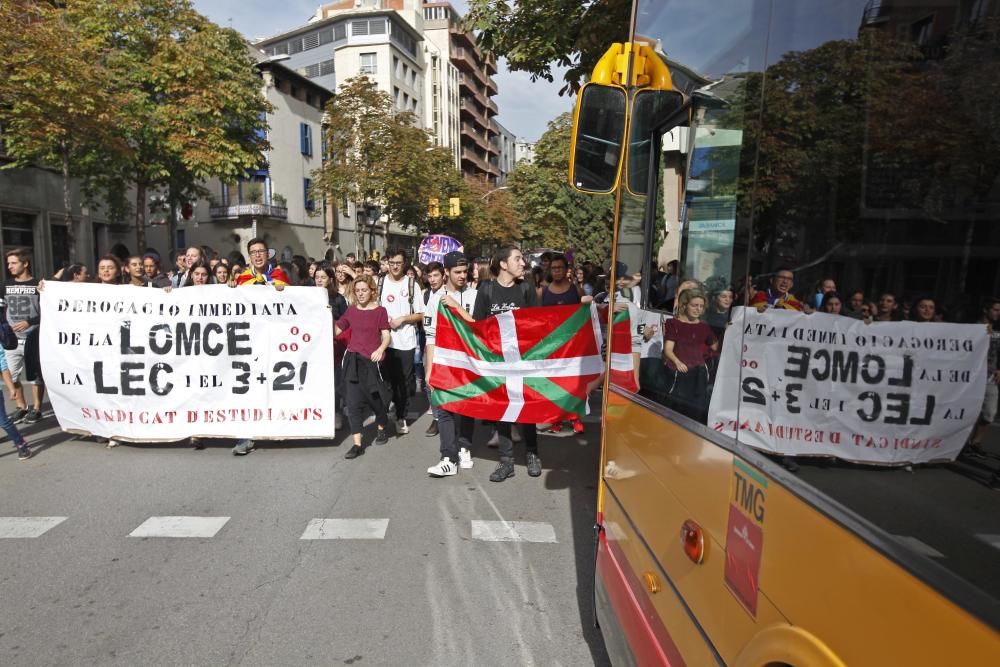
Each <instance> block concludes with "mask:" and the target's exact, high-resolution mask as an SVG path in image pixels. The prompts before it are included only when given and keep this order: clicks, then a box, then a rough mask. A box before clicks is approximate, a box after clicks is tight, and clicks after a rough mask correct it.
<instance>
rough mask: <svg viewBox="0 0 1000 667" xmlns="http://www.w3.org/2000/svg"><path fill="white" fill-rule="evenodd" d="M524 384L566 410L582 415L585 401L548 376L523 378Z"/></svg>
mask: <svg viewBox="0 0 1000 667" xmlns="http://www.w3.org/2000/svg"><path fill="white" fill-rule="evenodd" d="M524 384H525V385H527V386H529V387H531V388H532V389H534V390H535V391H537V392H538V393H539V394H541V395H542V396H544V397H545V398H546V399H547V400H549V401H551V402H552V403H555V404H556V405H558V406H559V407H560V408H562V409H563V410H565V411H566V412H570V413H574V414H577V415H581V416H582V415H583V412H584V408H585V407H586V401H584V400H583V399H582V398H578V397H576V396H574V395H573V394H571V393H569V392H568V391H566V390H565V389H563V388H562V387H560V386H559V385H557V384H556V383H555V382H553V381H552V380H549V379H548V378H524Z"/></svg>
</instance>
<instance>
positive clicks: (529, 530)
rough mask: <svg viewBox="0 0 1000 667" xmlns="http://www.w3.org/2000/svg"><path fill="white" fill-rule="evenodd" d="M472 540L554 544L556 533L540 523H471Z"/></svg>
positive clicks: (548, 526)
mask: <svg viewBox="0 0 1000 667" xmlns="http://www.w3.org/2000/svg"><path fill="white" fill-rule="evenodd" d="M472 539H474V540H482V541H483V542H537V543H542V544H555V543H556V542H558V540H557V539H556V531H555V529H554V528H553V527H552V524H550V523H543V522H540V521H478V520H473V521H472Z"/></svg>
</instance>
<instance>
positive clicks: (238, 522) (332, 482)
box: [0, 416, 607, 666]
mask: <svg viewBox="0 0 1000 667" xmlns="http://www.w3.org/2000/svg"><path fill="white" fill-rule="evenodd" d="M428 419H429V417H427V416H421V417H420V419H419V421H418V422H417V423H416V424H415V425H414V426H413V427H412V431H411V434H410V435H408V436H405V437H403V438H399V439H395V440H393V441H391V442H390V444H388V445H386V446H382V447H371V448H370V449H369V450H368V452H367V453H366V454H365V455H364V456H363V457H361V458H360V459H358V460H356V461H345V460H344V459H343V453H344V452H345V451H346V448H347V444H346V443H344V442H342V441H341V440H340V439H338V441H336V442H335V443H329V442H305V443H295V444H275V445H266V444H265V445H263V446H262V447H261V448H259V449H258V450H257V451H256V452H254V453H253V454H251V455H250V456H247V457H243V458H236V457H233V456H232V455H231V454H230V449H229V448H230V446H231V445H227V444H225V443H222V442H219V443H213V444H212V445H210V446H209V448H208V449H206V450H204V451H195V450H193V449H192V448H191V447H190V446H188V445H186V444H185V445H149V446H138V445H132V446H121V447H118V448H115V449H111V450H108V449H105V448H104V446H103V445H100V444H97V443H94V442H87V441H83V440H77V439H75V438H72V437H70V436H66V435H64V434H62V433H60V432H59V431H58V428H57V427H56V426H55V421H54V419H51V418H50V419H46V420H44V421H43V422H41V423H40V424H38V425H35V426H32V427H28V428H26V429H25V433H26V435H28V437H29V439H30V440H31V441H32V442H33V443H34V444H35V445H36V447H37V454H36V456H35V457H34V458H32V459H31V460H29V461H25V462H18V461H17V460H16V456H15V454H14V449H13V448H12V447H10V445H9V443H6V444H4V445H3V448H2V449H0V452H2V453H0V517H16V518H20V519H18V520H16V521H13V522H12V521H10V520H3V519H0V600H2V609H3V614H2V617H0V664H3V665H6V666H11V665H33V666H34V665H98V664H99V665H143V664H155V665H180V664H184V665H233V664H241V665H299V664H329V665H336V664H349V665H362V666H363V665H402V664H406V665H471V664H476V665H514V664H518V665H521V664H525V665H528V664H544V665H574V666H576V665H590V664H606V663H607V657H606V654H605V652H604V647H603V644H602V642H601V639H600V637H599V632H597V631H596V630H594V629H593V628H592V627H591V618H592V606H591V600H592V578H593V564H592V559H593V537H592V530H591V527H592V525H593V521H594V513H595V502H596V500H595V493H596V492H595V480H596V469H597V456H598V444H597V440H598V438H597V436H598V428H599V426H598V424H597V423H593V422H591V423H588V424H587V429H588V430H587V433H586V434H585V436H584V437H576V436H571V437H564V438H558V439H557V438H553V437H543V438H542V445H541V446H542V450H541V452H542V460H543V462H544V464H545V471H544V474H543V476H542V477H541V478H539V479H532V478H529V477H528V476H527V473H526V471H525V469H524V467H523V458H521V459H519V461H518V466H517V474H516V477H514V478H513V479H510V480H507V481H506V482H504V483H502V484H491V483H490V482H489V480H488V479H487V478H488V475H489V473H490V471H491V470H492V468H493V465H494V462H495V460H496V450H494V449H490V450H487V449H486V448H485V447H482V448H481V449H480V450H479V451H477V452H475V453H476V455H477V457H479V456H482V457H484V458H485V459H486V460H483V459H481V458H477V464H476V467H475V468H474V469H472V470H469V471H462V473H461V474H460V475H458V476H456V477H452V478H446V479H440V480H434V479H429V478H428V477H427V476H426V474H425V470H426V468H427V467H428V466H429V465H431V464H432V463H434V462H435V461H436V459H437V440H436V439H431V438H426V437H424V435H423V432H424V429H425V428H426V426H427V424H428V423H429V422H428ZM477 436H478V437H477V442H480V443H481V442H485V437H486V434H485V433H484V432H483V431H482V429H481V430H480V432H479V433H478V434H477ZM518 451H519V456H521V457H523V453H520V450H518ZM163 516H167V517H173V516H184V517H215V519H214V520H210V519H202V520H201V522H200V524H204V525H196V523H195V522H180V523H176V522H174V523H169V522H168V525H166V526H164V525H160V526H156V525H153V524H152V523H151V522H149V520H150V518H151V517H163ZM24 517H56V518H54V519H49V520H48V521H49V524H45V525H39V523H38V522H39V521H43V520H36V521H35V522H34V523H31V522H28V521H27V520H25V519H24ZM61 517H65V519H64V520H62V521H59V518H61ZM322 519H334V520H336V519H341V520H355V521H348V522H344V521H341V522H337V521H326V522H317V521H316V520H322ZM358 520H360V521H358ZM498 521H505V522H508V523H506V524H499V526H500V527H499V528H498V524H496V523H478V524H474V523H473V522H498ZM511 522H515V523H511ZM516 522H533V523H524V524H521V523H516ZM51 524H56V525H52V526H51V527H49V526H50V525H51ZM511 526H513V527H514V528H515V531H514V532H513V533H511V534H506V533H504V532H503V531H504V530H505V529H506V530H507V531H508V532H509V531H510V528H511ZM46 528H47V530H46ZM164 528H172V529H174V530H187V531H194V530H204V531H206V532H205V533H203V534H205V535H211V536H210V537H141V536H132V535H131V534H132V533H133V532H135V531H137V530H138V531H140V532H141V533H143V534H149V533H148V532H147V531H153V532H154V533H155V532H156V531H158V530H162V529H164ZM307 528H309V530H308V531H307ZM32 531H33V533H32ZM498 531H499V533H498ZM28 533H31V534H38V533H40V535H39V536H38V537H20V538H13V537H11V538H9V539H2V536H3V535H4V534H7V535H8V536H9V535H11V534H22V535H23V534H28ZM359 535H360V536H362V537H364V539H347V538H349V537H352V536H354V537H357V536H359ZM491 536H492V537H493V538H497V537H506V538H508V539H511V538H515V537H521V538H527V539H528V540H532V541H524V540H521V541H488V540H487V539H483V538H488V537H491ZM303 537H326V538H328V539H302V538H303ZM329 538H333V539H329Z"/></svg>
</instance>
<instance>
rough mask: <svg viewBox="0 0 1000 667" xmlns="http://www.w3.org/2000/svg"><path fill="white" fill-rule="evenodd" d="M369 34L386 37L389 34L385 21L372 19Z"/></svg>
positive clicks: (369, 22) (369, 23)
mask: <svg viewBox="0 0 1000 667" xmlns="http://www.w3.org/2000/svg"><path fill="white" fill-rule="evenodd" d="M368 32H369V33H370V34H372V35H384V34H386V33H387V32H388V29H387V28H386V25H385V19H371V20H369V21H368Z"/></svg>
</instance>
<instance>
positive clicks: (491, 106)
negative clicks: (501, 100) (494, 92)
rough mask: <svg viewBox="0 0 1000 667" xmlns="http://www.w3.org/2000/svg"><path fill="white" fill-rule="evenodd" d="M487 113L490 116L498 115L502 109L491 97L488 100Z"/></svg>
mask: <svg viewBox="0 0 1000 667" xmlns="http://www.w3.org/2000/svg"><path fill="white" fill-rule="evenodd" d="M486 113H487V115H489V116H496V115H497V114H498V113H500V110H499V109H498V108H497V103H496V102H494V101H493V100H491V99H489V100H486Z"/></svg>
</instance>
